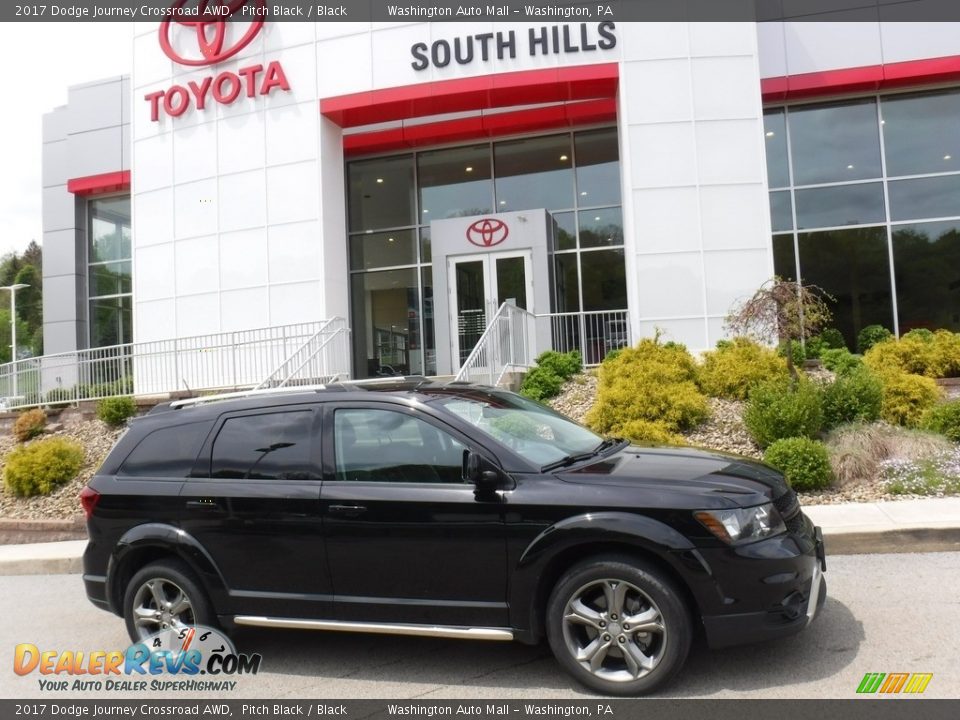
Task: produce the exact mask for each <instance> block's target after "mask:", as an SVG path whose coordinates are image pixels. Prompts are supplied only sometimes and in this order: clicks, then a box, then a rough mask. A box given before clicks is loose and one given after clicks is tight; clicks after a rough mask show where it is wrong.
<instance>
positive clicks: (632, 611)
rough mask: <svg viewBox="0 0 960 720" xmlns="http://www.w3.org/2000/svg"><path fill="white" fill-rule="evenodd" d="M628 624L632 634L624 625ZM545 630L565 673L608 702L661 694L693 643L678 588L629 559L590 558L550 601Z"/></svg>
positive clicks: (574, 570)
mask: <svg viewBox="0 0 960 720" xmlns="http://www.w3.org/2000/svg"><path fill="white" fill-rule="evenodd" d="M610 598H613V601H614V607H613V609H612V610H611V609H608V601H609V600H610ZM577 600H579V601H580V602H579V604H577V605H576V610H577V612H573V608H574V605H572V603H574V602H575V601H577ZM618 601H619V603H620V605H619V607H620V608H621V610H620V612H619V613H617V612H616V609H617V607H616V603H617V602H618ZM568 608H570V609H571V611H570V612H569V613H568ZM568 616H569V617H570V618H571V619H569V620H568V619H567V618H568ZM614 618H615V619H614ZM630 618H633V619H635V622H634V626H633V627H632V628H631V627H630V626H629V623H626V622H624V620H625V619H630ZM546 627H547V639H548V640H549V642H550V649H551V650H553V654H554V655H555V656H556V658H557V661H558V662H559V663H560V665H562V666H563V668H564V669H565V670H566V671H567V672H568V673H570V674H571V675H572V676H573V677H574V678H575V679H576V680H578V681H579V682H580V683H582V684H583V685H585V686H587V687H588V688H590V689H591V690H595V691H597V692H600V693H603V694H605V695H623V696H634V695H643V694H646V693H649V692H652V691H653V690H655V689H657V688H659V687H661V686H663V685H664V684H666V683H667V682H669V681H670V680H671V679H672V678H673V677H674V676H675V675H676V674H677V672H678V671H679V670H680V668H681V667H682V666H683V663H684V661H685V660H686V659H687V653H688V652H689V651H690V643H691V641H692V639H693V625H692V621H691V617H690V612H689V610H688V608H687V605H686V603H685V602H684V599H683V595H682V594H681V592H680V590H679V589H678V588H677V586H676V584H675V583H674V582H673V581H672V580H671V579H670V578H668V577H666V576H665V575H664V573H663V572H661V571H659V570H657V569H656V568H654V567H652V566H650V565H648V564H645V563H643V562H642V561H641V560H639V559H636V558H631V557H625V556H601V557H596V558H591V559H589V560H586V561H584V562H581V563H579V564H577V565H575V566H574V567H573V568H571V569H570V570H569V571H568V572H567V573H566V574H565V575H564V576H563V577H561V578H560V580H559V581H558V582H557V584H556V586H555V587H554V589H553V592H552V593H551V595H550V600H549V601H548V603H547V613H546ZM657 627H660V628H661V630H657ZM640 628H644V629H645V630H644V631H643V632H638V630H639V629H640ZM604 648H606V649H604ZM576 653H579V655H580V657H579V659H578V657H577V655H576ZM601 655H602V657H600V656H601ZM590 658H593V660H594V662H595V663H596V662H597V660H598V658H599V663H598V664H597V665H592V668H593V669H591V667H587V665H591V663H590Z"/></svg>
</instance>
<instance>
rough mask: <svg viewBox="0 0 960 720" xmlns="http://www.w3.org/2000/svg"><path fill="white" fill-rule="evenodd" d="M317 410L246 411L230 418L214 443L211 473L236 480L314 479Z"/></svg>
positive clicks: (218, 477) (218, 476)
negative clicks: (313, 444)
mask: <svg viewBox="0 0 960 720" xmlns="http://www.w3.org/2000/svg"><path fill="white" fill-rule="evenodd" d="M313 417H314V415H313V412H312V411H310V410H297V411H292V412H278V413H268V414H265V415H245V416H242V417H234V418H230V419H229V420H227V421H226V422H225V423H224V424H223V427H222V428H221V429H220V432H219V433H218V434H217V439H216V440H214V443H213V456H212V458H211V463H210V477H212V478H216V479H236V480H312V479H315V478H317V477H318V473H317V472H316V470H315V468H314V463H313V458H312V456H311V450H310V447H311V443H310V441H311V436H312V425H313Z"/></svg>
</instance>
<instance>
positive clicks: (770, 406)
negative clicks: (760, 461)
mask: <svg viewBox="0 0 960 720" xmlns="http://www.w3.org/2000/svg"><path fill="white" fill-rule="evenodd" d="M743 422H744V424H745V425H746V426H747V431H748V432H749V433H750V435H751V437H753V439H754V440H755V441H756V443H757V444H758V445H759V446H760V447H767V446H769V445H771V444H772V443H774V442H776V441H777V440H780V439H782V438H792V437H808V438H812V437H813V436H815V435H816V434H817V433H818V432H820V428H822V427H823V404H822V399H821V396H820V390H819V389H818V388H817V386H816V385H814V384H813V383H812V382H810V381H809V380H801V381H799V382H794V383H791V382H789V381H786V380H772V381H769V382H765V383H763V384H761V385H757V386H756V387H755V388H754V389H753V390H752V391H751V393H750V399H749V401H748V402H747V407H746V410H745V411H744V413H743Z"/></svg>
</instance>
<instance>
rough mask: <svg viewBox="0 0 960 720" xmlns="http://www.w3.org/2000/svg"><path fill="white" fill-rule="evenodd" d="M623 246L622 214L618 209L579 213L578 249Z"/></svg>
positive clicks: (582, 211)
mask: <svg viewBox="0 0 960 720" xmlns="http://www.w3.org/2000/svg"><path fill="white" fill-rule="evenodd" d="M608 245H623V214H622V213H621V211H620V208H618V207H615V208H604V209H602V210H581V211H580V247H582V248H591V247H604V246H608Z"/></svg>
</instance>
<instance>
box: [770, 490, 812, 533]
mask: <svg viewBox="0 0 960 720" xmlns="http://www.w3.org/2000/svg"><path fill="white" fill-rule="evenodd" d="M773 506H774V507H775V508H776V509H777V512H779V513H780V517H782V518H783V524H784V525H786V526H787V530H789V531H790V532H792V533H802V532H803V531H804V530H805V524H804V520H803V513H802V512H800V501H799V500H798V499H797V494H796V493H795V492H794V491H793V490H787V491H786V492H785V493H783V495H781V496H780V497H778V498H776V499H775V500H774V501H773Z"/></svg>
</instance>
